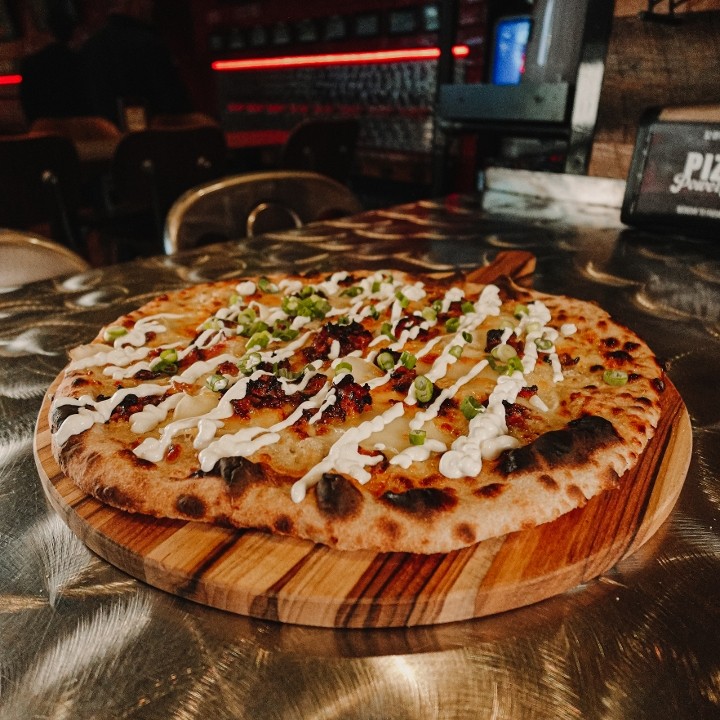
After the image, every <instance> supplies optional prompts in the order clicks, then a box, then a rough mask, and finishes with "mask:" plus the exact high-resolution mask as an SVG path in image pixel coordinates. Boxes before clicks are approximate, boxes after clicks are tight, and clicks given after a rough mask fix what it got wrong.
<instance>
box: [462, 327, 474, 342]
mask: <svg viewBox="0 0 720 720" xmlns="http://www.w3.org/2000/svg"><path fill="white" fill-rule="evenodd" d="M462 337H463V340H464V341H465V342H466V343H471V342H472V341H473V336H472V333H469V332H468V331H467V330H463V334H462Z"/></svg>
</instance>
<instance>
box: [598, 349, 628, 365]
mask: <svg viewBox="0 0 720 720" xmlns="http://www.w3.org/2000/svg"><path fill="white" fill-rule="evenodd" d="M605 358H606V360H607V361H608V362H609V364H610V365H611V366H617V365H624V364H625V363H627V362H631V361H632V359H633V358H632V355H631V354H630V353H629V352H627V351H626V350H613V351H612V352H609V353H605Z"/></svg>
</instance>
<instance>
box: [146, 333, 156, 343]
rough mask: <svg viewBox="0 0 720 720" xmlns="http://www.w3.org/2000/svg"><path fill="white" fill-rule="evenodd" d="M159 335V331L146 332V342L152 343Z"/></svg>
mask: <svg viewBox="0 0 720 720" xmlns="http://www.w3.org/2000/svg"><path fill="white" fill-rule="evenodd" d="M156 337H157V333H154V332H152V331H151V332H146V333H145V344H146V345H147V344H148V343H151V342H152V341H153V340H154V339H155V338H156Z"/></svg>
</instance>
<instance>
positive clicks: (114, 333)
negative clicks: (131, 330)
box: [103, 325, 127, 342]
mask: <svg viewBox="0 0 720 720" xmlns="http://www.w3.org/2000/svg"><path fill="white" fill-rule="evenodd" d="M123 335H127V329H126V328H124V327H122V325H112V326H111V327H109V328H108V329H107V330H106V331H105V332H104V333H103V340H105V342H114V341H115V340H117V339H118V338H119V337H122V336H123Z"/></svg>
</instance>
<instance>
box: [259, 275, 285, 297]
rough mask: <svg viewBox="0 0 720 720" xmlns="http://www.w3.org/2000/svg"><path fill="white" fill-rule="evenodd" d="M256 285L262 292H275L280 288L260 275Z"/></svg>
mask: <svg viewBox="0 0 720 720" xmlns="http://www.w3.org/2000/svg"><path fill="white" fill-rule="evenodd" d="M258 287H259V288H260V290H262V292H264V293H276V292H278V290H279V289H280V288H279V287H278V286H277V285H276V284H275V283H274V282H272V281H271V280H268V278H266V277H261V278H260V279H259V280H258Z"/></svg>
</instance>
